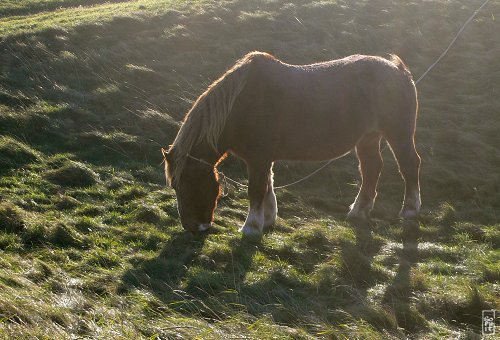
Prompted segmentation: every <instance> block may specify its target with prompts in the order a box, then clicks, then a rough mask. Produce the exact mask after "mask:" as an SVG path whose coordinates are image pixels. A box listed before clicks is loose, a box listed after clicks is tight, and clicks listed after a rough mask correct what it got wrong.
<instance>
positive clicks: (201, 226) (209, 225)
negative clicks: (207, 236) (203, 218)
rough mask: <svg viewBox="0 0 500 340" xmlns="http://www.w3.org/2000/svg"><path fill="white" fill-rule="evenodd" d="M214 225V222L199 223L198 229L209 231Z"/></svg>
mask: <svg viewBox="0 0 500 340" xmlns="http://www.w3.org/2000/svg"><path fill="white" fill-rule="evenodd" d="M211 226H212V223H203V224H200V225H198V231H202V232H203V231H207V230H208V229H209V228H210V227H211Z"/></svg>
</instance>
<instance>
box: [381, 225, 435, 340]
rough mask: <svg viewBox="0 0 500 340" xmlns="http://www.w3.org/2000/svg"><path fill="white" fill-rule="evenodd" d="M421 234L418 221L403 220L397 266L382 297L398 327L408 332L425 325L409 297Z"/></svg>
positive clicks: (411, 293)
mask: <svg viewBox="0 0 500 340" xmlns="http://www.w3.org/2000/svg"><path fill="white" fill-rule="evenodd" d="M421 234H422V233H421V231H420V228H419V225H418V222H416V221H405V222H404V224H403V233H402V235H401V239H402V243H403V247H402V249H400V251H399V253H398V263H399V266H398V269H397V271H396V275H395V276H394V278H393V279H392V281H391V283H390V284H389V286H388V287H387V289H386V290H385V293H384V295H383V297H382V304H383V305H385V306H389V307H390V308H391V309H392V310H393V312H394V315H395V318H396V321H397V323H398V327H402V328H403V329H405V330H406V331H407V332H410V333H414V332H416V331H418V330H421V329H423V328H425V327H426V326H425V324H426V321H425V319H424V317H423V316H421V315H420V314H419V313H418V312H417V311H416V310H415V309H413V308H412V307H411V297H412V295H413V293H414V291H415V289H416V288H417V287H416V286H415V283H414V282H412V277H411V271H412V269H413V268H414V267H415V266H416V264H417V263H418V262H419V258H420V256H419V250H418V240H419V238H420V237H421Z"/></svg>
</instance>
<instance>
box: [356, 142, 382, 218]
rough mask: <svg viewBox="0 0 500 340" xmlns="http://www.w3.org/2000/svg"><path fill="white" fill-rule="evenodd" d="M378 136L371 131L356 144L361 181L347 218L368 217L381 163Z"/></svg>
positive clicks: (374, 195)
mask: <svg viewBox="0 0 500 340" xmlns="http://www.w3.org/2000/svg"><path fill="white" fill-rule="evenodd" d="M380 138H381V135H380V133H377V132H373V133H369V134H367V135H365V136H363V138H361V140H360V141H359V142H358V143H357V144H356V155H357V156H358V160H359V171H360V173H361V179H362V183H361V188H360V189H359V192H358V195H357V196H356V199H355V200H354V203H353V204H351V207H350V208H351V209H350V211H349V213H348V214H347V217H348V218H356V219H362V220H367V219H369V217H370V212H371V210H372V209H373V205H374V203H375V197H376V196H377V183H378V179H379V177H380V172H381V171H382V165H383V162H382V157H381V155H380Z"/></svg>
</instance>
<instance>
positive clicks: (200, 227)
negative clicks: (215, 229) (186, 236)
mask: <svg viewBox="0 0 500 340" xmlns="http://www.w3.org/2000/svg"><path fill="white" fill-rule="evenodd" d="M182 226H183V227H184V229H186V230H187V231H190V232H192V233H198V232H204V231H207V230H208V229H210V227H211V226H212V223H194V224H187V225H184V224H183V225H182Z"/></svg>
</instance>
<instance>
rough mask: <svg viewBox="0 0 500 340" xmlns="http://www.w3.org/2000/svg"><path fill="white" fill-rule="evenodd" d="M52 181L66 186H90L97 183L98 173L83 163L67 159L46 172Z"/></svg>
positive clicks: (46, 175) (46, 176)
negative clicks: (62, 163)
mask: <svg viewBox="0 0 500 340" xmlns="http://www.w3.org/2000/svg"><path fill="white" fill-rule="evenodd" d="M44 176H45V178H46V179H48V180H49V181H50V182H52V183H54V184H57V185H61V186H65V187H89V186H92V185H94V184H96V183H97V181H98V178H99V177H98V175H97V174H96V173H95V172H94V171H93V170H92V169H90V168H89V167H88V166H86V165H85V164H83V163H80V162H76V161H67V162H66V163H65V164H64V165H62V166H61V167H59V168H57V169H53V170H49V171H47V172H46V173H45V175H44Z"/></svg>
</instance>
